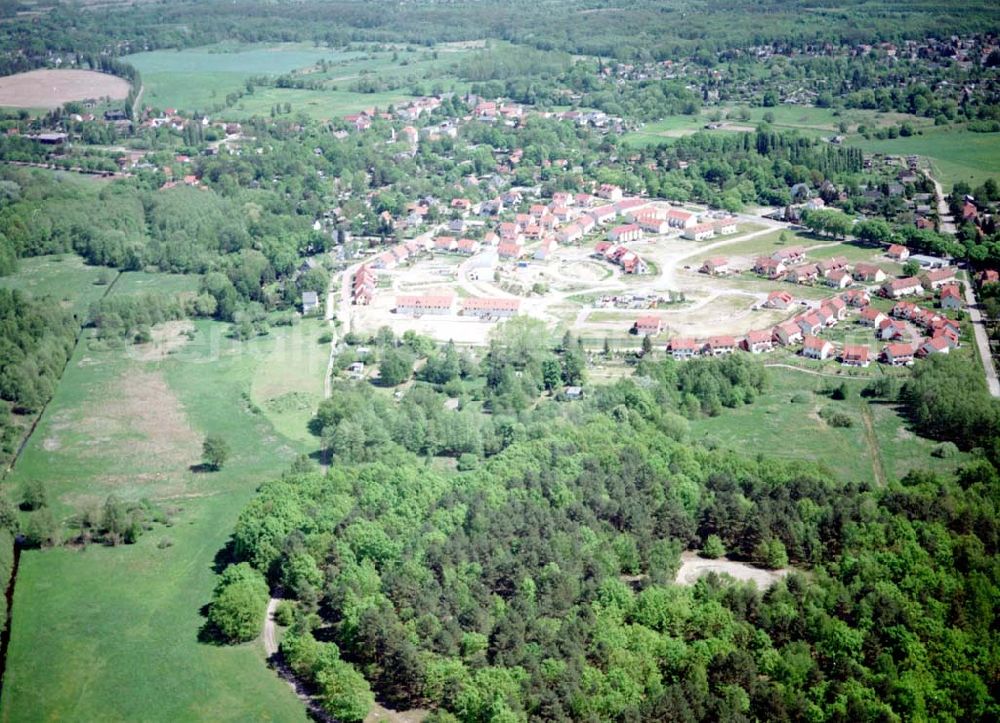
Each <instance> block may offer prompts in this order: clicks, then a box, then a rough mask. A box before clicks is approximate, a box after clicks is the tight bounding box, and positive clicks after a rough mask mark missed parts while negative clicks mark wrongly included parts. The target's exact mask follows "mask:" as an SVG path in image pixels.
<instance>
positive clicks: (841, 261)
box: [816, 256, 847, 277]
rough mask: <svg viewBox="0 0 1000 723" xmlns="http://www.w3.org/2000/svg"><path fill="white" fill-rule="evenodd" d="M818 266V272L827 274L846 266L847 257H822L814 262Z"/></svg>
mask: <svg viewBox="0 0 1000 723" xmlns="http://www.w3.org/2000/svg"><path fill="white" fill-rule="evenodd" d="M816 266H817V267H818V268H819V272H820V273H821V274H822V275H823V276H824V277H825V276H829V275H830V274H831V273H833V272H834V271H841V270H843V269H846V268H847V258H846V257H845V256H834V257H833V258H829V259H823V260H822V261H820V262H819V263H817V264H816Z"/></svg>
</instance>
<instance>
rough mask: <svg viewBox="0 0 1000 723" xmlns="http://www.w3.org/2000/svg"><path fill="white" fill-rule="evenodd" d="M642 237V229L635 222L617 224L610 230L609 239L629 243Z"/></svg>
mask: <svg viewBox="0 0 1000 723" xmlns="http://www.w3.org/2000/svg"><path fill="white" fill-rule="evenodd" d="M641 238H642V229H641V228H640V227H639V225H638V224H635V223H626V224H622V225H621V226H615V227H614V228H613V229H611V230H610V231H608V241H614V242H615V243H628V242H629V241H638V240H639V239H641Z"/></svg>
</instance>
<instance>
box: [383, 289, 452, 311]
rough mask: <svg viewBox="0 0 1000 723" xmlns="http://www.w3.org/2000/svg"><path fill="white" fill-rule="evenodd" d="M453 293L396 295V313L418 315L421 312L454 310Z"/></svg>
mask: <svg viewBox="0 0 1000 723" xmlns="http://www.w3.org/2000/svg"><path fill="white" fill-rule="evenodd" d="M454 308H455V295H454V294H424V295H422V296H397V297H396V305H395V309H396V313H397V314H410V315H413V316H420V315H422V314H435V315H446V314H451V313H453V312H454Z"/></svg>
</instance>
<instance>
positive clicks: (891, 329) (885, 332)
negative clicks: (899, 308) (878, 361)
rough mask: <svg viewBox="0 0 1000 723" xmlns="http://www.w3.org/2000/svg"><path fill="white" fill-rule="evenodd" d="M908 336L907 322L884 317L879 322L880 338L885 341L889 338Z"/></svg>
mask: <svg viewBox="0 0 1000 723" xmlns="http://www.w3.org/2000/svg"><path fill="white" fill-rule="evenodd" d="M906 337H907V327H906V322H904V321H899V320H898V319H883V320H882V321H880V322H879V323H878V338H879V339H882V340H883V341H887V340H889V339H905V338H906Z"/></svg>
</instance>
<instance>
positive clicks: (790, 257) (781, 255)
mask: <svg viewBox="0 0 1000 723" xmlns="http://www.w3.org/2000/svg"><path fill="white" fill-rule="evenodd" d="M805 257H806V250H805V249H804V248H802V247H801V246H789V247H788V248H787V249H778V250H777V251H775V252H774V253H772V254H771V258H772V259H774V260H776V261H784V262H785V263H786V264H797V263H799V262H800V261H802V259H804V258H805Z"/></svg>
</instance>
